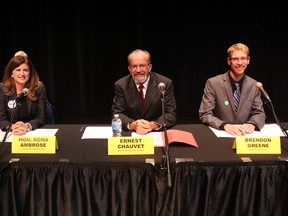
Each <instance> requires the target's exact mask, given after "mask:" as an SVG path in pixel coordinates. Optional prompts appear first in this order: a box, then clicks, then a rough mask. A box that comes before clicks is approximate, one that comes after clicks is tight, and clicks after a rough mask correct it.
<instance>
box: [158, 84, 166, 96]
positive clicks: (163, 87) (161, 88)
mask: <svg viewBox="0 0 288 216" xmlns="http://www.w3.org/2000/svg"><path fill="white" fill-rule="evenodd" d="M158 89H159V90H160V92H161V93H162V94H163V93H164V92H165V84H164V83H163V82H161V83H159V85H158Z"/></svg>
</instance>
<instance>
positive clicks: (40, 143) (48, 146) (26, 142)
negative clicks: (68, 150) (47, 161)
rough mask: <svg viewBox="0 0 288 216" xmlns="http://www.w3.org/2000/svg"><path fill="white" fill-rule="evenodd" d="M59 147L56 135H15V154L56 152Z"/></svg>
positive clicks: (13, 141) (13, 151) (13, 140)
mask: <svg viewBox="0 0 288 216" xmlns="http://www.w3.org/2000/svg"><path fill="white" fill-rule="evenodd" d="M56 149H58V143H57V139H56V136H13V137H12V144H11V152H12V153H13V154H16V153H18V154H55V153H56Z"/></svg>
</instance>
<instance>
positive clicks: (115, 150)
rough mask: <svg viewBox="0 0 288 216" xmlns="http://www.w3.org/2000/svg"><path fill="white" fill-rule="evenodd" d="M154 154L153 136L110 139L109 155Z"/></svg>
mask: <svg viewBox="0 0 288 216" xmlns="http://www.w3.org/2000/svg"><path fill="white" fill-rule="evenodd" d="M146 154H154V137H153V136H137V137H132V136H127V137H109V138H108V155H146Z"/></svg>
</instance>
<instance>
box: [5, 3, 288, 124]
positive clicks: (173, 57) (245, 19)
mask: <svg viewBox="0 0 288 216" xmlns="http://www.w3.org/2000/svg"><path fill="white" fill-rule="evenodd" d="M191 4H192V5H191ZM193 4H195V5H193ZM246 4H247V3H246ZM246 4H245V3H244V2H241V3H240V2H231V1H227V2H225V1H221V2H219V1H211V2H209V1H208V2H207V1H204V2H197V3H196V2H195V3H193V2H191V3H190V2H187V3H184V2H181V1H178V2H167V1H160V2H159V1H157V2H155V1H139V0H138V1H132V2H129V3H128V2H125V1H124V2H123V1H113V2H110V1H106V2H105V1H102V2H99V1H88V0H81V1H80V0H74V1H73V0H72V1H67V2H63V3H62V4H60V2H59V1H48V0H43V1H36V0H24V1H23V0H21V1H20V0H15V1H9V2H5V4H4V3H1V5H2V6H1V9H2V12H1V13H0V24H1V34H0V50H1V52H0V76H1V77H2V74H3V71H4V67H5V65H6V64H7V62H8V60H9V59H10V58H11V57H12V55H14V53H15V52H16V51H18V50H24V51H26V52H27V54H28V55H29V57H30V59H31V60H32V61H33V63H34V64H35V66H36V68H37V70H38V72H39V75H40V78H41V80H42V81H43V82H44V83H45V85H46V88H47V91H48V97H49V100H50V101H51V103H52V104H53V105H54V107H55V110H57V116H56V123H57V122H61V123H63V119H64V117H65V116H70V115H71V116H86V117H87V116H88V118H86V119H85V118H82V119H81V121H83V122H84V123H85V121H87V120H89V116H96V117H97V116H98V117H104V121H105V123H107V122H110V118H109V116H110V110H111V104H112V99H113V90H114V89H113V83H114V82H115V81H116V80H117V79H118V78H120V77H122V76H124V75H126V74H128V73H129V72H128V70H127V55H128V54H129V53H130V52H131V51H132V50H134V49H136V48H142V49H147V50H148V51H149V52H150V53H151V55H152V63H153V70H154V71H156V72H159V73H161V74H163V75H166V76H168V77H170V78H172V79H173V81H174V85H175V94H176V100H177V104H178V120H179V121H185V122H191V121H198V109H199V105H200V100H201V97H202V94H203V88H204V84H205V81H206V79H207V78H209V77H211V76H214V75H216V74H220V73H224V72H225V71H226V70H227V69H228V65H227V61H226V50H227V48H228V47H229V46H230V45H232V44H233V43H236V42H243V43H245V44H247V45H248V46H249V48H250V51H251V63H250V66H249V70H248V71H247V74H248V75H251V76H252V77H254V78H255V79H256V80H258V81H260V82H262V83H263V85H264V88H265V89H266V90H267V92H268V94H269V95H270V97H271V99H272V102H273V104H274V108H275V111H276V113H277V115H278V117H279V119H280V120H282V121H286V120H287V119H288V115H287V114H288V113H287V105H288V104H287V93H288V92H287V87H286V84H287V77H288V73H287V69H286V68H287V66H286V62H287V59H288V54H287V52H286V50H287V48H288V45H287V43H286V41H287V38H288V37H287V31H286V30H285V27H284V26H286V20H287V15H286V12H285V11H284V12H283V11H282V8H283V10H284V8H285V7H282V5H280V4H278V3H277V2H269V3H267V4H266V3H263V2H262V3H261V5H259V7H257V8H252V7H250V5H246ZM267 115H268V120H271V121H272V122H273V121H274V119H273V116H272V113H271V111H270V110H267ZM106 117H107V118H106ZM64 123H67V122H65V121H64ZM95 123H99V122H95Z"/></svg>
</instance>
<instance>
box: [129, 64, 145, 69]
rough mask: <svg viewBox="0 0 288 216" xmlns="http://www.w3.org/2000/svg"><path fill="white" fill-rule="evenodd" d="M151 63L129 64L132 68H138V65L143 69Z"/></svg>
mask: <svg viewBox="0 0 288 216" xmlns="http://www.w3.org/2000/svg"><path fill="white" fill-rule="evenodd" d="M148 65H149V64H140V65H129V67H130V68H131V70H136V69H137V68H138V67H139V68H140V69H141V70H143V69H146V67H147V66H148Z"/></svg>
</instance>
